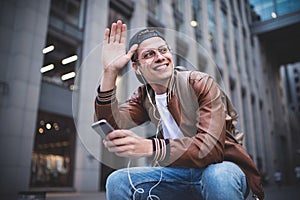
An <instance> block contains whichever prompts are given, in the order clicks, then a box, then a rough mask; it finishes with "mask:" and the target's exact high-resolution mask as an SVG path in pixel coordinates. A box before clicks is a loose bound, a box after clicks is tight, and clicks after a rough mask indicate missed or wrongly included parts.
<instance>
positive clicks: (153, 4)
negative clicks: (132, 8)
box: [148, 0, 161, 20]
mask: <svg viewBox="0 0 300 200" xmlns="http://www.w3.org/2000/svg"><path fill="white" fill-rule="evenodd" d="M160 8H161V6H160V0H148V11H149V15H150V16H151V17H153V18H154V19H157V20H160V19H161V9H160Z"/></svg>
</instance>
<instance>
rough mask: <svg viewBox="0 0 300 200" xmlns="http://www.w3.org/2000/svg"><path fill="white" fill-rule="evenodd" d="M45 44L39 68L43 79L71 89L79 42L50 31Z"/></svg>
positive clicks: (78, 55)
mask: <svg viewBox="0 0 300 200" xmlns="http://www.w3.org/2000/svg"><path fill="white" fill-rule="evenodd" d="M46 44H47V45H46V47H45V48H44V50H43V53H44V64H43V66H42V68H41V73H42V79H43V81H47V82H49V83H53V84H56V85H58V86H61V87H65V88H68V89H70V90H73V89H74V79H75V77H76V68H77V65H78V63H79V62H78V60H79V57H80V50H81V44H80V43H77V42H75V41H73V42H71V41H70V38H69V40H65V39H64V38H61V37H59V36H57V35H55V34H53V33H50V32H48V35H47V41H46Z"/></svg>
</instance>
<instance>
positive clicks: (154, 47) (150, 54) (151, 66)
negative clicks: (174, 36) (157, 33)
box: [133, 37, 174, 87]
mask: <svg viewBox="0 0 300 200" xmlns="http://www.w3.org/2000/svg"><path fill="white" fill-rule="evenodd" d="M137 55H138V56H137V59H138V61H137V62H135V63H133V67H134V69H135V71H136V72H137V73H140V74H142V75H143V77H144V78H145V79H146V81H147V83H149V84H157V85H162V86H165V87H166V86H167V84H168V81H169V79H170V77H171V76H172V74H173V70H174V64H173V59H172V54H171V52H170V50H169V47H168V45H167V44H166V42H165V41H164V40H163V39H161V38H160V37H153V38H149V39H146V40H144V41H143V42H142V43H141V44H140V45H139V47H138V49H137Z"/></svg>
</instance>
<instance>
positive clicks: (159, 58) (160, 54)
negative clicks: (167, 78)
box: [155, 51, 165, 61]
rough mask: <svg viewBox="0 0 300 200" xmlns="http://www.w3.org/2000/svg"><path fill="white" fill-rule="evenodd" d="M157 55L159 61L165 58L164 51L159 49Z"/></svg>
mask: <svg viewBox="0 0 300 200" xmlns="http://www.w3.org/2000/svg"><path fill="white" fill-rule="evenodd" d="M155 57H156V60H157V61H160V60H164V59H165V56H164V55H163V54H162V53H160V52H159V51H156V56H155Z"/></svg>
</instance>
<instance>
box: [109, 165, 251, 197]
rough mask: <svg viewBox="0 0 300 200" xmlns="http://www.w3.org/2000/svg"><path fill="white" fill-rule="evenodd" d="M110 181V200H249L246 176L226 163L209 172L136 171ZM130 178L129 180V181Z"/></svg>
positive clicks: (117, 174)
mask: <svg viewBox="0 0 300 200" xmlns="http://www.w3.org/2000/svg"><path fill="white" fill-rule="evenodd" d="M129 172H130V173H129V175H130V176H128V169H120V170H117V171H115V172H113V173H112V174H111V175H110V176H109V177H108V179H107V183H106V194H107V200H120V199H122V200H129V199H132V200H147V199H149V200H159V199H160V200H169V199H170V200H177V199H178V200H181V199H183V200H209V199H212V200H218V199H221V200H227V199H228V200H235V199H236V200H238V199H239V200H240V199H246V196H247V193H248V192H247V181H246V176H245V174H244V172H243V171H242V170H241V169H240V168H239V167H238V166H237V165H236V164H234V163H232V162H227V161H224V162H222V163H218V164H212V165H209V166H208V167H206V168H181V167H134V168H129ZM129 178H130V179H129Z"/></svg>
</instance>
